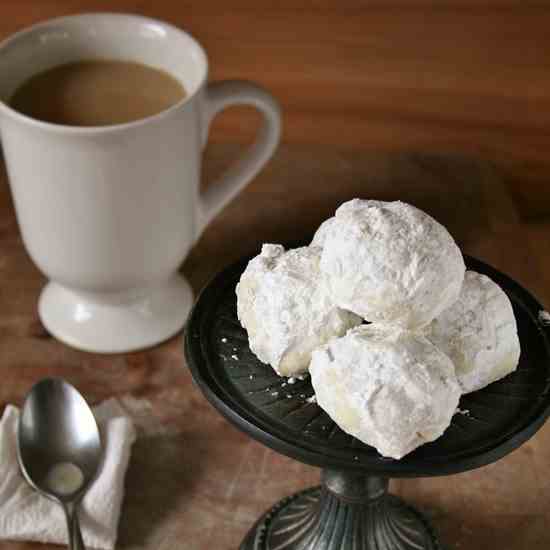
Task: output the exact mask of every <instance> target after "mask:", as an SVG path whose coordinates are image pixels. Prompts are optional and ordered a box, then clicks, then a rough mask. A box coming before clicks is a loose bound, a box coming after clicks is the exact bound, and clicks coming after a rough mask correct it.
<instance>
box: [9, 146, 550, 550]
mask: <svg viewBox="0 0 550 550" xmlns="http://www.w3.org/2000/svg"><path fill="white" fill-rule="evenodd" d="M238 149H239V146H238V145H236V144H225V145H224V144H217V145H216V144H215V145H211V146H210V147H209V148H208V150H207V152H206V157H205V163H204V166H205V174H204V176H205V178H206V179H210V178H211V177H212V176H213V175H215V174H216V173H218V172H219V171H220V170H221V169H222V168H223V167H224V166H225V165H226V164H227V163H228V162H230V159H231V158H233V157H234V156H235V155H236V154H237V152H238ZM0 173H1V172H0ZM1 174H2V175H0V281H1V284H0V379H1V380H2V383H1V384H0V414H1V412H2V409H3V406H4V405H5V404H6V403H16V404H20V403H21V400H22V398H23V396H24V394H25V393H26V391H27V390H28V389H29V387H30V386H31V384H32V383H34V382H35V381H37V380H38V379H39V378H41V377H43V376H46V375H57V376H63V377H65V378H66V379H68V380H69V381H70V382H72V383H73V384H75V385H76V386H77V387H78V388H79V389H81V390H82V391H83V393H84V394H85V396H86V397H87V399H88V400H89V401H90V402H92V403H97V402H99V401H101V400H103V399H105V398H107V397H111V396H116V397H118V398H120V399H122V401H123V403H124V404H125V406H126V407H127V408H128V410H129V411H130V412H131V414H132V416H133V417H134V419H135V420H136V422H137V424H138V426H139V429H140V438H139V439H138V441H137V443H136V445H135V446H134V449H133V452H132V458H131V462H130V468H129V471H128V474H127V477H126V496H125V500H124V506H123V511H122V517H121V522H120V529H119V543H118V546H117V548H119V549H121V550H126V549H127V550H138V549H142V550H172V549H173V548H185V549H186V550H211V549H212V548H217V549H220V550H222V549H228V550H229V549H235V548H237V547H238V544H239V543H240V540H241V539H242V537H243V536H244V534H245V533H246V531H247V529H248V528H249V527H250V526H251V524H252V523H253V522H254V521H255V520H256V519H257V517H258V516H259V514H260V513H261V512H263V511H264V510H265V509H267V508H268V507H269V506H271V505H272V504H273V503H274V502H275V501H276V500H277V499H279V498H281V497H283V496H285V495H287V494H290V493H292V492H293V491H296V490H298V489H301V488H304V487H306V486H308V485H312V484H315V483H317V481H318V471H316V470H315V469H314V468H310V467H306V466H303V465H301V464H299V463H298V462H295V461H292V460H290V459H287V458H285V457H282V456H280V455H278V454H276V453H274V452H271V451H269V450H268V449H266V448H264V447H262V446H261V445H260V444H258V443H255V442H253V441H251V440H250V439H249V438H247V437H246V436H244V435H243V434H241V433H239V432H238V431H236V430H235V429H234V428H232V427H231V426H229V425H228V424H227V423H226V422H225V421H224V420H223V419H222V417H221V416H220V415H218V414H217V413H216V412H215V411H214V409H213V408H211V407H210V406H209V405H208V403H207V402H206V400H205V399H204V397H203V396H202V395H201V394H200V392H199V391H198V390H197V389H196V388H195V387H194V385H193V384H192V381H191V378H190V375H189V372H188V371H187V369H186V368H185V364H184V359H183V351H182V343H181V336H180V335H178V336H177V337H175V338H173V339H172V340H170V341H169V342H167V343H165V344H163V345H161V346H158V347H156V348H154V349H152V350H148V351H145V352H140V353H133V354H126V355H116V356H103V355H95V354H89V353H84V352H79V351H76V350H73V349H70V348H68V347H66V346H64V345H63V344H61V343H59V342H57V341H56V340H54V339H53V338H50V337H49V336H48V334H47V333H46V332H45V331H44V329H43V328H42V327H41V325H40V323H39V321H38V319H37V314H36V301H37V298H38V295H39V292H40V289H41V287H42V285H43V284H44V278H43V276H42V275H41V274H40V273H39V272H38V271H37V270H36V268H35V267H34V266H33V264H32V263H31V261H30V259H29V257H28V256H27V254H26V252H25V250H24V248H23V244H22V242H21V238H20V235H19V232H18V228H17V224H16V220H15V216H14V212H13V208H12V204H11V201H10V197H9V193H8V187H7V184H6V178H5V175H4V174H3V173H1ZM355 196H363V197H372V198H380V199H396V198H400V199H403V200H406V201H409V202H411V203H413V204H416V205H417V206H419V207H421V208H423V209H425V210H426V211H428V212H429V213H431V214H432V215H434V216H435V217H436V218H437V219H438V220H440V221H441V222H443V223H444V224H445V225H447V226H448V227H449V229H450V231H451V232H452V234H453V235H454V236H455V238H456V239H457V240H458V242H459V243H460V245H461V247H462V248H463V250H464V251H465V252H467V253H469V254H471V255H473V256H477V257H479V258H481V259H483V260H485V261H487V262H488V263H491V264H492V265H494V266H495V267H498V268H499V269H501V270H503V271H504V272H506V273H507V274H509V275H511V276H512V277H514V278H516V279H518V280H519V281H520V282H521V283H522V284H524V285H525V286H526V287H527V288H528V289H530V290H531V291H533V292H534V293H535V294H536V295H538V296H539V298H540V299H541V300H542V301H543V303H546V304H550V277H549V273H550V250H549V249H548V238H547V236H548V231H549V229H550V223H548V222H544V221H538V222H537V223H527V222H526V221H525V220H524V219H523V218H522V216H521V215H520V212H519V210H518V207H517V203H516V201H515V199H514V196H513V195H512V194H510V192H509V189H508V187H507V186H506V185H504V184H503V183H502V182H501V181H500V180H499V179H498V178H497V177H496V176H495V172H494V170H493V169H491V168H490V167H489V166H488V165H486V164H483V163H480V162H478V161H472V160H468V159H466V158H455V157H447V156H438V157H434V156H430V155H421V154H393V155H387V154H386V155H384V154H375V153H368V152H366V151H358V150H356V149H353V150H348V149H336V148H334V147H328V146H317V145H316V146H312V145H308V146H305V145H302V146H299V145H285V146H283V147H282V148H281V149H280V150H279V152H278V153H277V155H276V157H275V159H274V160H273V161H272V162H271V163H270V164H269V166H268V167H267V169H266V170H265V171H263V172H262V173H261V174H260V175H259V176H258V178H256V180H255V181H254V182H253V183H252V184H251V185H250V186H249V187H248V188H247V189H246V190H245V191H244V192H243V193H242V194H241V195H240V196H239V197H238V199H237V200H235V201H234V202H233V203H232V204H231V205H229V207H227V208H226V209H225V210H224V211H223V212H222V213H221V215H220V216H218V217H217V218H216V219H215V220H214V221H213V223H212V224H211V225H210V226H209V228H208V229H207V230H206V231H205V233H204V235H203V237H202V238H201V240H200V242H199V243H198V244H197V245H196V247H195V248H194V249H193V251H192V253H191V255H190V256H189V258H188V259H187V261H186V262H185V264H184V266H183V268H182V269H183V272H184V273H185V274H186V276H187V277H188V278H189V279H190V281H191V282H192V285H193V287H194V289H195V291H198V290H199V289H200V288H201V287H202V285H204V284H205V283H206V281H208V279H209V278H210V277H212V276H213V275H214V274H215V273H216V272H217V271H218V270H219V269H221V268H222V267H224V266H225V265H227V264H228V263H229V262H232V261H234V260H236V259H237V258H239V257H240V256H241V255H242V254H248V253H250V252H251V251H253V250H254V249H255V248H256V247H257V246H258V244H259V243H260V242H262V241H271V242H282V241H288V240H293V239H299V238H302V237H305V236H307V235H308V234H310V233H311V232H312V231H313V230H314V229H315V227H316V226H317V225H318V224H319V223H320V221H321V220H322V219H324V218H325V217H327V216H329V215H331V214H332V212H333V211H334V209H335V207H336V206H337V205H338V204H339V203H340V202H342V201H344V200H346V199H349V198H351V197H355ZM549 461H550V427H548V426H547V427H544V428H543V429H542V430H541V431H540V432H539V433H538V434H537V435H536V436H535V437H534V438H533V439H532V440H530V441H529V442H528V443H527V444H526V445H524V446H523V447H521V448H520V449H519V450H517V451H515V452H514V453H512V454H511V455H509V456H508V457H506V458H505V459H503V460H501V461H499V462H498V463H496V464H494V465H491V466H489V467H486V468H483V469H481V470H477V471H473V472H469V473H467V474H462V475H460V476H451V477H445V478H440V479H419V480H403V481H396V482H394V484H393V488H392V490H393V491H395V492H396V493H398V494H400V495H402V496H403V497H404V498H406V499H407V500H408V501H409V502H411V503H412V504H415V505H417V506H419V507H420V508H421V509H422V510H424V511H425V512H426V513H427V514H428V515H429V516H430V517H431V518H432V521H433V522H434V523H435V525H436V527H437V528H438V529H439V531H440V533H441V537H442V539H443V541H444V542H445V544H446V547H447V548H449V549H453V550H463V549H464V548H468V549H469V550H486V548H493V547H494V548H500V547H502V548H506V550H524V549H525V548H529V550H547V548H548V547H549V545H550V534H549V531H548V529H547V524H548V521H550V512H549V507H548V503H550V483H548V481H547V465H548V463H549ZM0 548H1V549H2V550H49V549H50V548H51V550H54V548H56V547H54V546H43V545H39V544H30V543H23V542H17V543H16V542H7V541H0Z"/></svg>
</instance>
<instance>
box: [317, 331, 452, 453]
mask: <svg viewBox="0 0 550 550" xmlns="http://www.w3.org/2000/svg"><path fill="white" fill-rule="evenodd" d="M309 372H310V375H311V381H312V384H313V388H314V389H315V395H316V397H317V403H318V404H319V406H320V407H322V408H323V409H324V410H325V411H326V412H327V413H328V415H329V416H330V417H331V418H332V419H333V420H334V421H335V422H336V423H337V424H338V426H340V428H341V429H342V430H344V431H345V432H347V433H349V434H351V435H353V436H355V437H356V438H357V439H359V440H361V441H363V442H364V443H366V444H367V445H371V446H373V447H375V448H376V449H377V450H378V452H379V453H380V454H382V455H383V456H386V457H391V458H396V459H399V458H401V457H403V456H404V455H406V454H407V453H409V452H411V451H412V450H414V449H415V448H417V447H418V446H420V445H422V444H424V443H427V442H429V441H433V440H435V439H437V438H438V437H439V436H441V435H442V434H443V432H444V431H445V430H446V428H447V427H448V426H449V424H450V422H451V419H452V416H453V414H454V413H455V411H456V408H457V406H458V401H459V398H460V386H459V385H458V382H457V380H456V376H455V373H454V367H453V364H452V362H451V360H450V359H449V358H448V357H447V356H446V355H445V354H444V353H443V352H442V351H440V350H439V349H438V348H436V347H435V346H434V345H433V344H431V343H430V342H429V341H428V340H427V339H426V338H424V337H423V336H422V335H420V334H415V333H412V332H409V331H405V330H401V329H393V330H392V329H391V328H390V327H382V328H380V327H375V326H374V325H363V326H361V327H357V328H354V329H352V330H350V331H349V332H348V333H347V334H346V335H345V336H343V337H342V338H338V339H335V340H332V341H331V342H330V343H328V344H327V345H326V346H323V347H322V348H320V349H319V350H316V351H314V352H313V355H312V361H311V365H310V369H309Z"/></svg>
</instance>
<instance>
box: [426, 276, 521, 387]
mask: <svg viewBox="0 0 550 550" xmlns="http://www.w3.org/2000/svg"><path fill="white" fill-rule="evenodd" d="M426 337H427V338H428V340H430V341H431V342H432V343H434V344H435V345H436V346H438V347H439V349H441V350H443V351H444V352H445V353H446V354H447V355H448V356H449V357H450V358H451V359H452V361H453V363H454V364H455V369H456V375H457V378H458V382H459V384H460V385H461V386H462V392H463V393H468V392H472V391H475V390H479V389H481V388H483V387H485V386H487V384H490V383H491V382H494V381H495V380H499V379H500V378H502V377H503V376H506V375H507V374H509V373H511V372H512V371H514V370H516V367H517V366H518V361H519V355H520V345H519V338H518V333H517V327H516V318H515V317H514V311H513V310H512V304H511V303H510V300H509V299H508V296H506V294H505V293H504V292H503V290H502V289H501V288H500V287H499V286H498V285H497V284H496V283H494V282H493V281H492V280H491V279H489V277H486V276H485V275H481V274H480V273H476V272H475V271H466V275H465V277H464V283H463V285H462V291H461V292H460V296H459V298H458V300H457V301H456V302H455V303H454V304H453V305H452V306H451V307H450V308H448V309H446V310H445V311H444V312H443V313H442V314H441V315H440V316H439V317H438V318H437V319H435V320H434V321H433V322H432V323H431V325H430V326H429V327H428V328H427V330H426Z"/></svg>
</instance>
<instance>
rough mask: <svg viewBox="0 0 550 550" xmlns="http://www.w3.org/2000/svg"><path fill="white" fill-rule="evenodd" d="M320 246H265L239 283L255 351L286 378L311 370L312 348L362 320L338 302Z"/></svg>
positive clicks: (244, 319) (242, 315)
mask: <svg viewBox="0 0 550 550" xmlns="http://www.w3.org/2000/svg"><path fill="white" fill-rule="evenodd" d="M319 259H320V249H319V248H317V247H303V248H297V249H295V250H289V251H287V252H285V249H284V248H283V247H282V246H280V245H273V244H264V245H263V247H262V252H261V254H260V255H259V256H256V257H255V258H254V259H252V260H251V261H250V262H249V264H248V266H247V268H246V270H245V271H244V273H243V274H242V276H241V279H240V281H239V283H238V285H237V313H238V316H239V320H240V322H241V324H242V326H243V327H244V328H245V329H246V330H247V332H248V339H249V344H250V349H251V350H252V351H253V352H254V353H255V354H256V356H257V357H258V359H260V360H261V361H263V362H264V363H269V364H270V365H271V366H272V367H273V368H274V369H275V371H276V372H277V374H279V375H281V376H292V375H294V374H298V373H301V372H304V371H307V369H308V366H309V361H310V359H311V352H312V351H313V350H314V349H315V348H316V347H318V346H320V345H322V344H325V343H326V342H328V340H329V339H330V338H333V337H334V336H341V335H342V334H344V333H345V332H346V331H347V330H348V329H349V328H351V327H354V326H356V325H358V324H360V323H361V322H362V320H361V319H360V318H359V317H357V316H356V315H354V314H353V313H349V312H347V311H344V310H342V309H340V308H338V307H336V306H335V305H334V301H333V300H332V299H331V298H330V296H329V294H328V292H327V288H326V286H325V285H324V284H323V281H322V278H321V276H320V272H319Z"/></svg>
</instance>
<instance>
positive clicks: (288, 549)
mask: <svg viewBox="0 0 550 550" xmlns="http://www.w3.org/2000/svg"><path fill="white" fill-rule="evenodd" d="M298 549H299V550H441V546H440V545H439V542H438V540H437V538H436V537H435V534H434V532H433V530H432V528H431V527H430V525H429V523H428V522H427V521H426V519H424V517H423V516H422V515H421V514H420V513H419V512H417V511H416V510H415V509H414V508H412V507H410V506H409V505H407V504H405V502H403V501H402V500H401V499H399V498H397V497H396V496H393V495H390V494H388V479H387V478H384V477H376V476H367V475H363V474H360V473H359V474H356V473H348V472H340V471H335V470H323V475H322V485H321V486H320V487H314V488H312V489H307V490H305V491H302V492H300V493H296V494H295V495H292V496H290V497H287V498H285V499H283V500H282V501H280V502H279V503H278V504H276V505H275V506H274V507H273V508H272V509H271V510H269V511H268V512H267V513H265V514H264V515H263V516H262V517H261V518H260V519H259V520H258V521H257V522H256V524H255V525H254V527H252V529H251V530H250V531H249V533H248V535H247V536H246V538H245V539H244V541H243V543H242V544H241V550H298Z"/></svg>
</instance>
